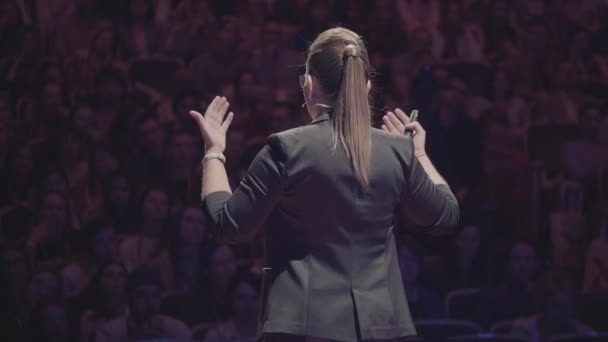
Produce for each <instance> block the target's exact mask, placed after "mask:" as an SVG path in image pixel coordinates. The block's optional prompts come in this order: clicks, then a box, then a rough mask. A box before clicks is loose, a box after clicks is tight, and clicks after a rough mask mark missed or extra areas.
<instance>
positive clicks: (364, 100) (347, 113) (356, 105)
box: [333, 44, 372, 188]
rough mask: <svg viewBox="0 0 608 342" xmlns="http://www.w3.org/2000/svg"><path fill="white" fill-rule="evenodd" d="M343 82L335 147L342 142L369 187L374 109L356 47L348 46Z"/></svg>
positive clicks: (345, 55)
mask: <svg viewBox="0 0 608 342" xmlns="http://www.w3.org/2000/svg"><path fill="white" fill-rule="evenodd" d="M342 59H343V69H342V82H341V85H340V91H339V92H338V96H337V98H336V106H335V111H334V119H333V127H334V146H333V147H334V149H335V148H337V146H338V144H341V145H342V146H343V147H344V149H345V150H346V152H347V154H348V155H349V157H350V159H351V161H352V164H353V168H354V171H355V174H356V176H357V179H358V180H359V182H360V183H361V185H363V187H365V188H367V187H369V169H370V159H371V150H372V146H371V130H370V126H371V110H370V106H369V99H368V89H367V71H366V67H365V63H364V61H363V60H362V59H361V56H360V53H359V51H358V49H357V47H356V46H355V45H353V44H349V45H346V47H345V48H344V54H343V57H342Z"/></svg>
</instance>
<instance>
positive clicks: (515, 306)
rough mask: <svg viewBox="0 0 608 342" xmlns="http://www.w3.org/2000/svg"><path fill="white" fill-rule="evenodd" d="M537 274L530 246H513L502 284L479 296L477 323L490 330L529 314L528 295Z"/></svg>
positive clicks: (529, 295) (519, 244)
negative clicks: (501, 322) (492, 326)
mask: <svg viewBox="0 0 608 342" xmlns="http://www.w3.org/2000/svg"><path fill="white" fill-rule="evenodd" d="M537 271H538V259H537V255H536V250H535V249H534V246H532V245H531V244H530V243H527V242H523V241H522V242H517V243H515V244H513V246H512V247H511V250H510V252H509V257H508V260H507V269H506V272H505V279H504V281H503V283H502V284H501V285H500V286H499V287H497V288H493V289H487V290H482V292H481V295H480V302H479V313H478V317H479V319H478V321H479V323H480V324H481V325H482V326H484V327H486V328H490V326H491V325H492V324H494V323H498V322H500V321H506V320H510V319H514V318H516V317H522V316H526V315H529V314H531V313H532V312H533V307H532V302H533V300H532V299H533V298H532V293H531V292H532V287H533V285H534V277H535V276H536V273H537Z"/></svg>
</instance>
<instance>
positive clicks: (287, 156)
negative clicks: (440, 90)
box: [205, 114, 458, 341]
mask: <svg viewBox="0 0 608 342" xmlns="http://www.w3.org/2000/svg"><path fill="white" fill-rule="evenodd" d="M332 146H333V134H332V127H331V121H330V120H329V117H328V116H327V115H326V114H325V115H321V116H319V117H317V118H316V119H315V120H314V121H313V122H312V124H310V125H308V126H304V127H300V128H296V129H293V130H288V131H285V132H281V133H279V134H276V135H273V136H271V137H270V139H269V141H268V145H267V146H266V147H265V148H264V149H263V150H262V151H261V152H260V154H259V155H258V156H257V157H256V159H255V160H254V162H253V163H252V165H251V168H250V170H249V174H248V175H247V176H246V177H245V178H244V179H243V181H242V182H241V184H240V185H239V187H238V188H237V189H236V190H235V192H234V194H232V196H230V195H228V194H227V193H222V194H210V195H209V196H208V198H206V199H205V200H206V203H207V209H208V210H209V213H210V214H211V217H213V218H214V221H215V223H216V224H217V226H216V227H217V230H218V233H219V234H220V235H222V236H224V237H227V238H238V237H240V236H248V235H249V234H250V233H251V232H253V231H255V230H256V229H259V228H262V227H263V228H264V229H265V230H266V231H265V234H264V235H265V246H266V264H265V268H264V275H263V286H262V306H261V309H260V310H261V312H260V326H259V328H260V329H259V330H260V331H259V333H260V334H261V333H272V332H280V333H290V334H298V335H308V336H318V337H323V338H328V339H335V340H342V341H358V340H360V339H372V338H373V339H385V338H395V337H401V336H408V335H413V334H415V330H414V327H413V323H412V320H411V316H410V314H409V310H408V307H407V301H406V297H405V293H404V289H403V284H402V280H401V273H400V270H399V265H398V258H397V251H396V243H395V231H394V230H395V223H396V221H397V220H398V219H399V216H400V215H403V218H404V219H407V220H408V221H409V222H413V223H414V224H416V225H418V226H420V227H421V228H423V229H427V230H428V231H429V232H435V233H441V232H444V231H446V230H448V229H450V228H451V227H453V226H454V225H455V224H456V223H457V220H458V206H457V204H456V200H455V198H454V196H453V195H452V193H451V191H450V190H449V188H448V187H447V186H445V185H444V186H436V185H434V184H433V183H432V182H431V180H430V179H429V178H428V177H427V176H426V173H425V172H424V170H423V169H422V167H421V166H420V165H419V164H418V163H417V161H416V159H415V157H414V155H413V145H412V142H411V139H409V138H406V137H404V136H396V135H391V134H388V133H385V132H383V131H380V130H376V129H372V153H371V168H370V173H369V181H370V184H369V188H368V189H363V188H362V187H361V185H360V183H359V182H358V180H357V178H356V177H355V173H354V170H353V167H352V163H351V162H350V159H349V158H348V156H347V154H346V153H345V151H344V149H343V148H342V147H341V146H338V147H337V148H336V149H335V150H332ZM260 202H263V204H262V203H260Z"/></svg>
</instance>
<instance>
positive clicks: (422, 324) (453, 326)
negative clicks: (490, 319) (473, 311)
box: [414, 320, 481, 339]
mask: <svg viewBox="0 0 608 342" xmlns="http://www.w3.org/2000/svg"><path fill="white" fill-rule="evenodd" d="M414 325H415V326H416V331H417V332H418V336H420V337H422V338H424V339H429V338H446V337H456V336H468V335H476V334H479V333H480V332H481V328H480V327H479V325H477V324H475V323H473V322H470V321H460V320H422V321H416V322H414Z"/></svg>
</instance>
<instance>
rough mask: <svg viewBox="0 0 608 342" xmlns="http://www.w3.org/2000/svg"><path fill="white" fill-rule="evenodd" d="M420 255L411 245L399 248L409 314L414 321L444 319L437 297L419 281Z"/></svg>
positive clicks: (407, 243)
mask: <svg viewBox="0 0 608 342" xmlns="http://www.w3.org/2000/svg"><path fill="white" fill-rule="evenodd" d="M420 255H421V253H419V252H418V251H417V249H416V248H415V246H414V245H413V244H412V243H409V242H403V243H401V244H400V246H399V267H400V268H401V277H402V278H403V286H404V288H405V293H406V296H407V302H408V305H409V307H410V313H411V315H412V318H413V319H414V320H424V319H439V318H444V317H445V312H444V308H443V304H442V302H441V299H440V297H439V295H438V294H437V293H436V292H435V291H433V290H432V289H430V288H428V287H426V286H424V284H423V283H422V281H421V279H420V273H421V272H420Z"/></svg>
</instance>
